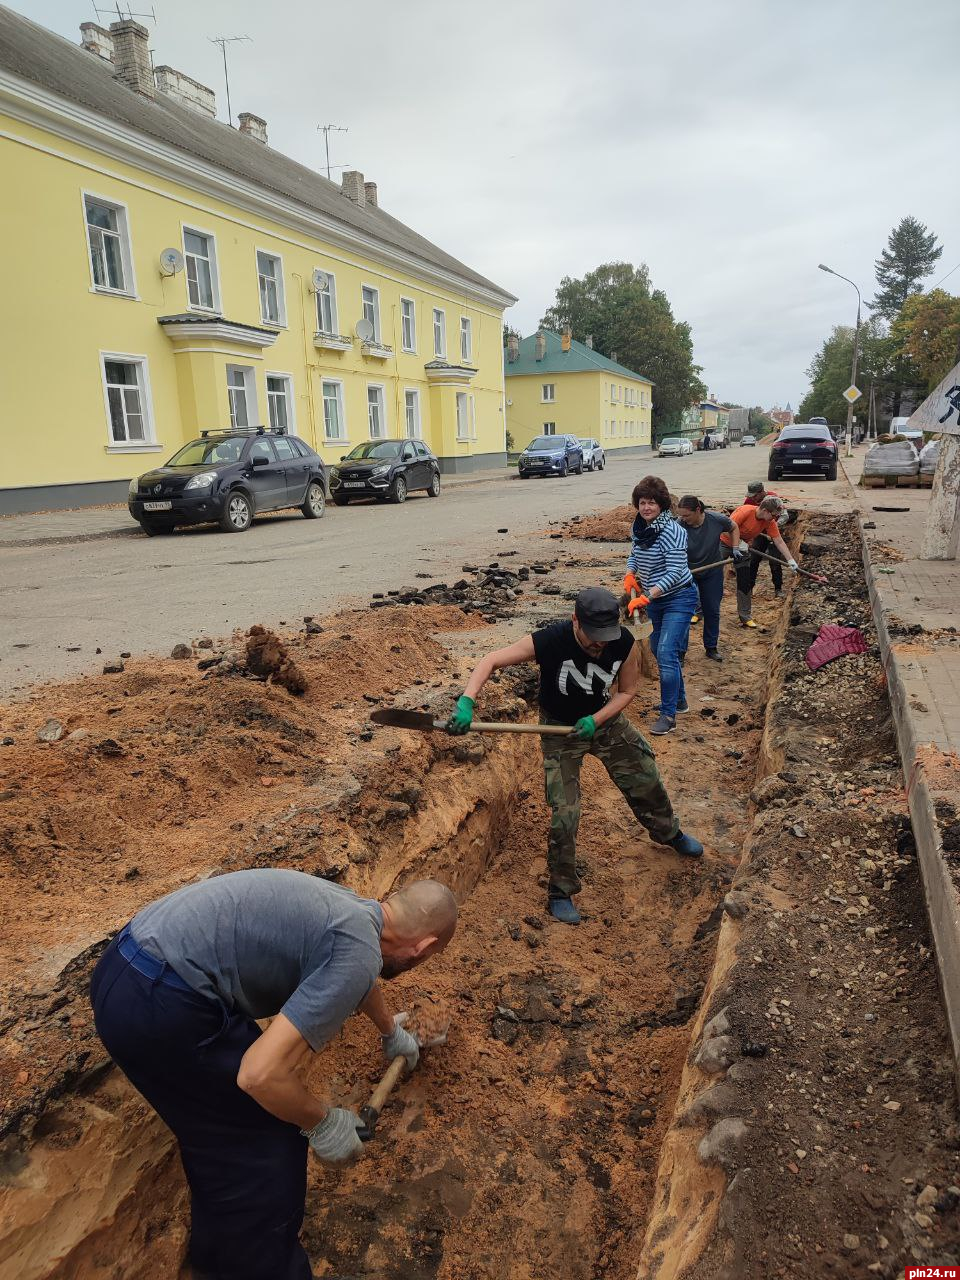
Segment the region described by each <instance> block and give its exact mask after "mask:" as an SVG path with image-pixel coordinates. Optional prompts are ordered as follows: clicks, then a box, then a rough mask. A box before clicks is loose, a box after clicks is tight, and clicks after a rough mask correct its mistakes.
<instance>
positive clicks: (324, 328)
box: [317, 271, 338, 333]
mask: <svg viewBox="0 0 960 1280" xmlns="http://www.w3.org/2000/svg"><path fill="white" fill-rule="evenodd" d="M325 274H326V277H327V282H326V284H325V285H324V286H323V288H322V289H321V290H320V292H319V293H318V294H317V328H318V329H319V330H320V332H321V333H336V332H337V324H338V321H337V282H336V279H335V278H334V277H333V276H332V275H331V274H330V272H329V271H327V272H326V273H325Z"/></svg>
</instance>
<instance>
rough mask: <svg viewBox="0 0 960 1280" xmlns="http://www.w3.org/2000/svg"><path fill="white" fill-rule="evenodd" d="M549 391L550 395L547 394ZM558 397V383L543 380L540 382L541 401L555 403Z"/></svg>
mask: <svg viewBox="0 0 960 1280" xmlns="http://www.w3.org/2000/svg"><path fill="white" fill-rule="evenodd" d="M548 392H549V395H548V394H547V393H548ZM556 399H557V384H556V383H555V382H541V384H540V403H541V404H554V403H555V402H556Z"/></svg>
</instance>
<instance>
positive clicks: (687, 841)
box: [667, 831, 703, 858]
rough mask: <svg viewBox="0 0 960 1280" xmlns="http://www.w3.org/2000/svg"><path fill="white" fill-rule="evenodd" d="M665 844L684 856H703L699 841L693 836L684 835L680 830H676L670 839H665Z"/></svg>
mask: <svg viewBox="0 0 960 1280" xmlns="http://www.w3.org/2000/svg"><path fill="white" fill-rule="evenodd" d="M667 844H668V845H669V846H670V848H671V849H676V851H677V853H679V854H682V855H683V857H685V858H702V857H703V845H702V844H701V843H700V841H699V840H696V839H694V837H693V836H688V835H684V833H683V832H682V831H678V832H677V834H676V835H675V836H674V837H673V839H672V840H668V841H667Z"/></svg>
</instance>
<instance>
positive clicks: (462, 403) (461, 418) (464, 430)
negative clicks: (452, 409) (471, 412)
mask: <svg viewBox="0 0 960 1280" xmlns="http://www.w3.org/2000/svg"><path fill="white" fill-rule="evenodd" d="M457 439H458V440H469V439H470V425H469V423H468V421H467V393H466V392H465V391H458V392H457Z"/></svg>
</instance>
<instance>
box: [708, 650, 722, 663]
mask: <svg viewBox="0 0 960 1280" xmlns="http://www.w3.org/2000/svg"><path fill="white" fill-rule="evenodd" d="M707 657H708V658H709V659H710V661H711V662H722V661H723V657H722V656H721V654H720V650H719V649H708V650H707Z"/></svg>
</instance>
